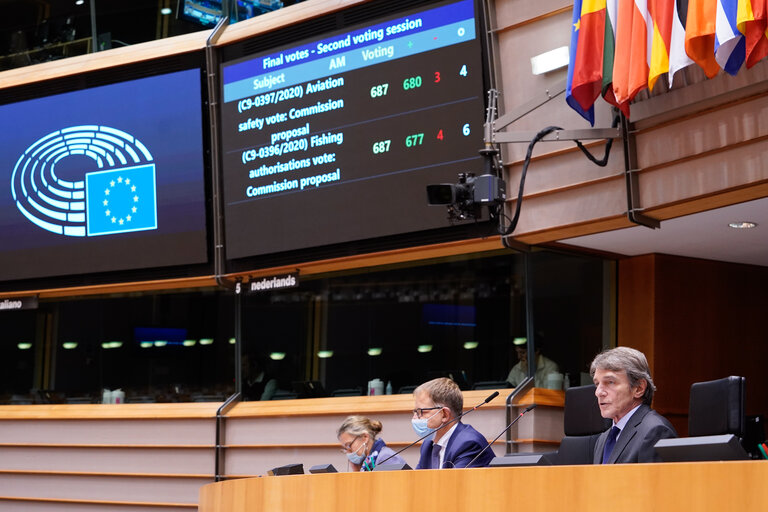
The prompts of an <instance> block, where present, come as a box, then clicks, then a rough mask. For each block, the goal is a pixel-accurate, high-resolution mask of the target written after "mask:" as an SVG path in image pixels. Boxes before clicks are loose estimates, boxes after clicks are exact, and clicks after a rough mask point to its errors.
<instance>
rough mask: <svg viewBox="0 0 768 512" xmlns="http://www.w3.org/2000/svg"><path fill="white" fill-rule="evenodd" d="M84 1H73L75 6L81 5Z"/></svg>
mask: <svg viewBox="0 0 768 512" xmlns="http://www.w3.org/2000/svg"><path fill="white" fill-rule="evenodd" d="M84 3H85V0H75V5H83V4H84Z"/></svg>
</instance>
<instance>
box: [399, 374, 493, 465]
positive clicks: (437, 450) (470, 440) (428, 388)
mask: <svg viewBox="0 0 768 512" xmlns="http://www.w3.org/2000/svg"><path fill="white" fill-rule="evenodd" d="M413 401H414V409H413V418H412V420H411V422H412V424H413V430H414V431H415V432H416V434H417V435H419V436H420V437H421V436H424V435H426V434H427V433H428V432H429V431H430V430H432V431H434V435H432V436H431V437H430V438H428V439H427V440H425V441H424V443H423V444H422V445H421V457H420V458H419V464H418V465H417V466H416V469H443V468H466V467H470V464H471V467H484V466H487V465H488V464H490V462H491V460H492V459H493V458H494V457H495V454H494V453H493V449H491V447H490V446H488V441H487V440H486V439H485V437H484V436H483V435H482V434H481V433H480V432H478V431H477V430H475V429H474V428H472V426H470V425H467V424H464V423H461V422H460V421H456V418H458V417H459V415H460V414H461V410H462V409H463V408H464V395H462V393H461V390H460V389H459V386H458V385H457V384H456V383H455V382H453V381H452V380H451V379H448V378H445V377H441V378H439V379H433V380H430V381H428V382H425V383H424V384H422V385H420V386H419V387H417V388H416V389H415V390H414V391H413ZM481 452H482V453H481ZM478 454H479V456H478ZM475 459H476V460H475Z"/></svg>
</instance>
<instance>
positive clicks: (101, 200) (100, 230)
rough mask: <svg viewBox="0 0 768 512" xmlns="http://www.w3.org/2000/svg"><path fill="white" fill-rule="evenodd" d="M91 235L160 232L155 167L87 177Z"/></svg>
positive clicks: (134, 168)
mask: <svg viewBox="0 0 768 512" xmlns="http://www.w3.org/2000/svg"><path fill="white" fill-rule="evenodd" d="M85 204H86V212H87V221H88V236H98V235H114V234H117V233H128V232H131V231H146V230H149V229H157V191H156V188H155V164H146V165H138V166H136V167H123V168H120V169H110V170H107V171H97V172H91V173H88V174H86V175H85Z"/></svg>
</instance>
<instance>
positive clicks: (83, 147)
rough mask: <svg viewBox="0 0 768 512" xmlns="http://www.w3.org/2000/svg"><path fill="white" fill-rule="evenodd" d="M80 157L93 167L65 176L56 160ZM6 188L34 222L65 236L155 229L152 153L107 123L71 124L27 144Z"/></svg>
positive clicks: (155, 193) (155, 205)
mask: <svg viewBox="0 0 768 512" xmlns="http://www.w3.org/2000/svg"><path fill="white" fill-rule="evenodd" d="M73 156H79V157H86V158H90V159H91V160H93V161H94V163H95V165H96V167H97V168H98V170H96V171H92V172H85V171H84V172H83V179H82V180H80V179H76V180H73V179H71V178H69V179H65V178H63V177H62V176H60V174H62V173H61V172H58V174H57V168H58V169H61V168H62V166H63V165H64V164H63V163H62V160H64V159H66V158H69V157H73ZM11 192H12V194H13V199H14V201H15V202H16V206H17V207H18V209H19V211H21V213H22V214H23V215H24V216H25V217H26V218H27V220H29V221H30V222H32V223H33V224H35V225H36V226H38V227H40V228H42V229H45V230H47V231H50V232H52V233H56V234H60V235H65V236H77V237H82V236H102V235H115V234H119V233H127V232H131V231H145V230H150V229H157V186H156V179H155V164H154V162H153V159H152V154H151V153H150V152H149V150H148V149H147V148H146V146H144V144H142V143H141V141H139V140H138V139H136V138H134V137H133V136H132V135H130V134H128V133H125V132H123V131H121V130H117V129H115V128H110V127H108V126H92V125H85V126H72V127H69V128H64V129H62V130H57V131H55V132H53V133H49V134H48V135H46V136H44V137H42V138H40V139H38V140H37V141H35V142H34V143H33V144H32V145H30V146H29V147H28V148H27V149H26V150H25V151H24V153H23V154H22V155H21V157H20V158H19V160H18V161H17V162H16V166H15V167H14V169H13V174H12V176H11Z"/></svg>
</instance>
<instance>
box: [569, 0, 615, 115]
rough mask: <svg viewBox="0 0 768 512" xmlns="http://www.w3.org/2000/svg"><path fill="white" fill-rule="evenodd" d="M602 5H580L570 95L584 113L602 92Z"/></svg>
mask: <svg viewBox="0 0 768 512" xmlns="http://www.w3.org/2000/svg"><path fill="white" fill-rule="evenodd" d="M605 1H606V0H582V3H581V16H580V17H579V20H578V44H577V47H576V55H575V60H574V66H573V82H572V84H571V95H572V97H573V98H574V99H575V100H576V101H577V102H578V103H579V105H581V108H582V109H584V110H587V109H589V108H590V107H592V105H594V103H595V99H597V97H598V96H599V95H600V92H601V89H602V83H603V46H604V40H605Z"/></svg>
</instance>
